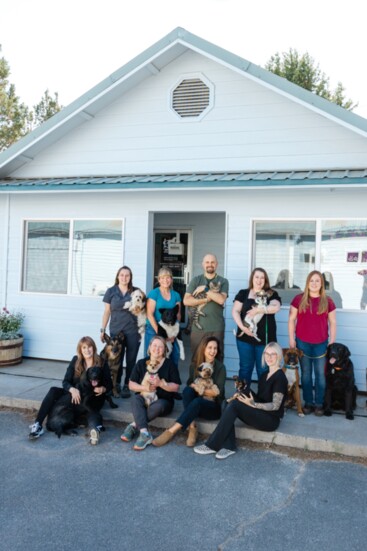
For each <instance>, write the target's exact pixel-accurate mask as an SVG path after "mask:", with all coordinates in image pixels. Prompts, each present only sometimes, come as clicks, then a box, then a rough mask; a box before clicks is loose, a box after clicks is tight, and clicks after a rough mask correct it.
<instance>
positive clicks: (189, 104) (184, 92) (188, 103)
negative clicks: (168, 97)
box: [172, 78, 211, 118]
mask: <svg viewBox="0 0 367 551" xmlns="http://www.w3.org/2000/svg"><path fill="white" fill-rule="evenodd" d="M210 95H211V94H210V88H209V86H208V85H207V84H205V82H203V81H202V80H201V79H200V78H185V79H184V80H181V82H180V84H179V85H178V86H176V87H175V88H174V90H173V92H172V108H173V110H174V111H175V112H176V113H177V114H178V115H179V116H180V117H182V118H187V117H200V115H201V114H202V113H204V111H205V110H206V109H207V108H208V107H209V105H210V103H211V101H210Z"/></svg>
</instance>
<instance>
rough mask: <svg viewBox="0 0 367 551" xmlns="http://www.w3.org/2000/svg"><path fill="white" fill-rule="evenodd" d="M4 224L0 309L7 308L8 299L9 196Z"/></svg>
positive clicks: (8, 197) (6, 202) (8, 196)
mask: <svg viewBox="0 0 367 551" xmlns="http://www.w3.org/2000/svg"><path fill="white" fill-rule="evenodd" d="M4 214H5V216H4V218H5V222H4V234H3V239H2V250H3V252H4V262H2V263H1V264H2V266H1V270H2V273H3V277H2V278H1V304H0V306H1V308H3V307H4V306H7V298H8V264H9V233H10V230H9V228H10V194H9V193H7V194H6V200H5V212H4Z"/></svg>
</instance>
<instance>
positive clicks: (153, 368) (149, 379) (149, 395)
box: [140, 360, 164, 407]
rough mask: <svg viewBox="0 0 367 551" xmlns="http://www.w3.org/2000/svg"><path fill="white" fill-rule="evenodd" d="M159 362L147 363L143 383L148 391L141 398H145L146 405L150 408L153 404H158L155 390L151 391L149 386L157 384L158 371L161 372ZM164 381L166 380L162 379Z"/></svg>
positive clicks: (142, 393)
mask: <svg viewBox="0 0 367 551" xmlns="http://www.w3.org/2000/svg"><path fill="white" fill-rule="evenodd" d="M158 366H159V362H156V361H153V360H148V361H147V371H146V373H145V375H144V378H143V380H142V382H141V384H142V386H144V387H145V388H146V389H147V390H144V391H143V392H141V393H140V394H141V396H143V398H144V402H145V405H146V406H147V407H148V406H150V404H152V403H153V402H156V401H157V400H158V396H157V393H156V391H155V390H153V391H151V390H149V385H151V384H155V382H156V381H157V379H158V370H159V367H158ZM162 380H164V379H162Z"/></svg>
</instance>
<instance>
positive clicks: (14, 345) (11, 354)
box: [0, 337, 24, 367]
mask: <svg viewBox="0 0 367 551" xmlns="http://www.w3.org/2000/svg"><path fill="white" fill-rule="evenodd" d="M23 340H24V339H23V337H18V338H17V339H9V340H0V367H4V366H6V365H17V364H20V363H22V359H23V358H22V356H23Z"/></svg>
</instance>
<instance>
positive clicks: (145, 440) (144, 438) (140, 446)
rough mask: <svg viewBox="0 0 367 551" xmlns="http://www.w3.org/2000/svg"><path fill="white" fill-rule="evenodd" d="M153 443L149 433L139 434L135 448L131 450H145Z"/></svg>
mask: <svg viewBox="0 0 367 551" xmlns="http://www.w3.org/2000/svg"><path fill="white" fill-rule="evenodd" d="M152 442H153V437H152V435H151V434H149V432H140V434H139V437H138V439H137V441H136V444H135V446H133V449H134V450H136V451H141V450H145V448H146V447H147V446H149V444H151V443H152Z"/></svg>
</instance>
